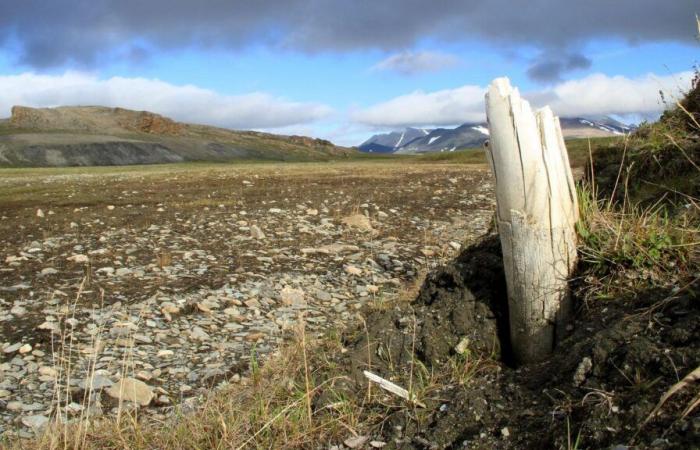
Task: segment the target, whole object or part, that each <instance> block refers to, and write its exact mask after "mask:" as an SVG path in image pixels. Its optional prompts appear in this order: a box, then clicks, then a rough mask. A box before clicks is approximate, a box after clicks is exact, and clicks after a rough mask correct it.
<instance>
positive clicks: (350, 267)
mask: <svg viewBox="0 0 700 450" xmlns="http://www.w3.org/2000/svg"><path fill="white" fill-rule="evenodd" d="M345 272H346V273H347V274H348V275H362V269H360V268H359V267H355V266H353V265H348V266H345Z"/></svg>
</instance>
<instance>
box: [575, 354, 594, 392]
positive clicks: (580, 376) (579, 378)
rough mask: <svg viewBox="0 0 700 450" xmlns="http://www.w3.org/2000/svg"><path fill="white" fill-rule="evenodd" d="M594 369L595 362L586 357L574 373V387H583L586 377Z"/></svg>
mask: <svg viewBox="0 0 700 450" xmlns="http://www.w3.org/2000/svg"><path fill="white" fill-rule="evenodd" d="M592 368H593V361H592V360H591V358H589V357H588V356H586V357H584V358H583V359H582V360H581V362H580V363H579V365H578V367H576V371H575V372H574V386H581V385H582V384H583V382H584V381H586V377H587V375H588V373H589V372H590V371H591V369H592Z"/></svg>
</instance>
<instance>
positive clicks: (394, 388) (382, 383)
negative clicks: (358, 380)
mask: <svg viewBox="0 0 700 450" xmlns="http://www.w3.org/2000/svg"><path fill="white" fill-rule="evenodd" d="M362 373H364V374H365V376H366V377H367V378H368V379H369V380H370V381H373V382H375V383H377V384H378V385H379V387H380V388H382V389H384V390H385V391H389V392H391V393H392V394H394V395H397V396H399V397H401V398H403V399H404V400H408V401H409V402H411V403H413V404H414V405H416V406H420V407H421V408H425V405H424V404H423V403H421V402H419V401H418V400H416V398H415V396H413V395H411V394H409V392H408V391H407V390H406V389H404V388H402V387H401V386H399V385H397V384H394V383H392V382H391V381H389V380H386V379H384V378H382V377H380V376H379V375H375V374H373V373H372V372H368V371H366V370H365V371H364V372H362ZM411 397H413V398H411Z"/></svg>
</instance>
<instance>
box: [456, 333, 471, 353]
mask: <svg viewBox="0 0 700 450" xmlns="http://www.w3.org/2000/svg"><path fill="white" fill-rule="evenodd" d="M468 352H469V338H468V337H466V336H465V337H463V338H462V339H461V340H460V341H459V342H458V343H457V345H456V346H455V353H457V354H458V355H466V354H467V353H468Z"/></svg>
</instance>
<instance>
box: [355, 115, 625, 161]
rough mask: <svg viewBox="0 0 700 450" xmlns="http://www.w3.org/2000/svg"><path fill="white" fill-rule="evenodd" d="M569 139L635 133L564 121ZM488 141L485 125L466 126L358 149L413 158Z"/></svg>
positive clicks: (408, 132) (390, 137) (617, 126)
mask: <svg viewBox="0 0 700 450" xmlns="http://www.w3.org/2000/svg"><path fill="white" fill-rule="evenodd" d="M560 122H561V127H562V133H563V134H564V137H565V138H566V139H576V138H588V137H608V136H615V135H623V134H625V133H629V132H630V131H632V130H633V129H634V127H633V126H629V125H625V124H623V123H621V122H619V121H617V120H615V119H613V118H611V117H597V118H581V117H575V118H562V119H560ZM488 137H489V130H488V126H487V124H485V123H465V124H463V125H460V126H458V127H457V128H435V129H423V128H406V129H404V130H403V131H392V132H390V133H384V134H375V135H374V136H372V137H371V138H369V139H367V140H366V141H365V142H363V143H362V144H361V145H360V146H359V149H360V150H361V151H363V152H367V153H397V154H414V153H429V152H445V151H448V152H449V151H455V150H457V149H463V148H473V147H479V146H481V145H483V143H484V142H485V141H486V140H487V139H488Z"/></svg>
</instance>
